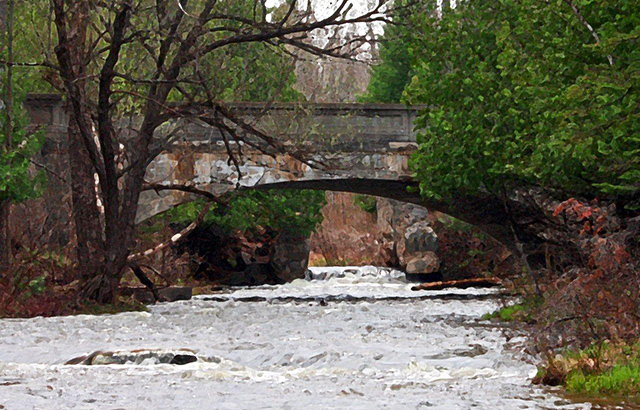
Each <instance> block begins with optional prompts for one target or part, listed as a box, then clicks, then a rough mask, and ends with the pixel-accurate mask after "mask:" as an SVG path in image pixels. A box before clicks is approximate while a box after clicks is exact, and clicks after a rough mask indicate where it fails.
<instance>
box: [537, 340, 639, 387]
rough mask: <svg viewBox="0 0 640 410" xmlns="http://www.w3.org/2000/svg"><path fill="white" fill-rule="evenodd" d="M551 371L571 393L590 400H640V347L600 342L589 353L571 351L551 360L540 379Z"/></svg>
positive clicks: (587, 351)
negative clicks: (581, 395) (598, 397)
mask: <svg viewBox="0 0 640 410" xmlns="http://www.w3.org/2000/svg"><path fill="white" fill-rule="evenodd" d="M550 371H552V372H556V373H558V374H559V375H560V378H559V380H563V383H564V385H565V387H566V388H567V390H568V391H570V392H572V393H579V394H583V395H590V396H610V397H623V398H624V399H625V400H638V399H640V343H637V342H636V343H635V344H620V343H609V342H606V341H605V342H600V343H595V344H593V345H591V346H589V347H587V348H586V349H582V350H568V351H566V352H565V353H563V354H562V355H558V356H556V357H555V358H552V359H550V362H549V363H547V364H546V367H545V368H543V369H541V370H540V372H539V373H540V378H542V377H544V376H545V375H546V374H548V373H549V372H550Z"/></svg>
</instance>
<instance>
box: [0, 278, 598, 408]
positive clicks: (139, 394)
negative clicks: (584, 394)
mask: <svg viewBox="0 0 640 410" xmlns="http://www.w3.org/2000/svg"><path fill="white" fill-rule="evenodd" d="M313 269H314V270H313V275H312V276H313V277H310V278H308V279H309V280H296V281H294V282H292V283H290V284H286V285H282V286H264V287H258V288H251V289H247V288H238V289H233V290H230V291H227V292H224V293H220V294H216V295H205V296H197V297H195V298H194V299H193V300H190V301H186V302H175V303H163V304H158V305H156V306H152V307H150V312H148V313H147V312H132V313H121V314H117V315H107V316H88V315H81V316H72V317H55V318H34V319H6V320H0V408H6V409H30V408H38V409H63V408H64V409H66V408H76V409H93V408H110V409H113V408H127V409H138V408H139V409H147V408H148V409H169V408H179V409H211V408H215V409H261V408H278V409H321V408H322V409H326V408H349V409H376V408H392V409H413V408H434V409H447V410H449V409H458V408H459V409H467V408H472V407H474V408H479V409H528V408H553V409H555V408H567V409H569V408H570V409H574V408H590V405H589V404H584V403H583V404H577V403H571V402H569V401H567V400H565V399H563V398H561V397H560V396H558V395H556V393H555V392H554V391H552V390H549V389H543V388H540V387H537V386H532V385H531V383H530V379H531V377H532V376H533V375H534V374H535V372H536V368H535V366H534V365H533V364H532V359H531V358H530V357H528V356H527V355H526V354H525V353H523V346H524V342H525V338H524V335H523V334H518V332H517V331H514V330H507V329H505V328H502V327H501V326H499V325H497V324H496V323H491V322H488V321H482V320H480V317H481V316H482V315H483V314H485V313H487V312H491V311H493V310H495V309H496V308H497V307H499V306H500V297H499V296H498V295H497V293H498V292H500V291H499V290H486V289H485V290H480V289H467V290H458V291H453V290H449V291H420V292H414V291H411V290H410V287H411V285H410V284H408V283H406V282H405V280H404V276H403V275H402V274H401V273H400V272H397V271H390V270H386V269H376V268H373V267H362V268H313ZM311 279H313V280H311ZM136 349H161V350H159V351H165V352H170V351H174V352H175V351H176V349H190V350H192V351H193V352H195V353H193V355H195V356H196V357H197V361H195V362H192V363H188V364H184V365H174V364H162V363H160V364H158V363H157V361H158V360H157V359H155V358H154V357H150V358H147V359H145V360H143V361H142V362H141V363H139V364H134V363H131V362H128V363H126V364H124V365H121V364H107V365H92V366H89V365H65V364H64V363H65V362H67V361H68V360H70V359H72V358H74V357H77V356H80V355H86V354H88V353H91V352H94V351H96V350H103V351H119V352H125V353H123V354H129V355H131V356H132V357H135V355H136V354H137V355H140V354H142V353H130V351H131V350H136ZM127 352H129V353H127ZM154 352H156V350H154ZM189 354H191V353H189ZM131 360H134V359H131ZM138 361H140V360H138ZM2 406H4V407H2Z"/></svg>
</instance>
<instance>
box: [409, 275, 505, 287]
mask: <svg viewBox="0 0 640 410" xmlns="http://www.w3.org/2000/svg"><path fill="white" fill-rule="evenodd" d="M501 285H502V281H501V280H500V279H498V278H475V279H461V280H446V281H440V282H429V283H423V284H420V285H417V286H413V287H412V288H411V290H442V289H447V288H457V289H466V288H493V287H496V286H501Z"/></svg>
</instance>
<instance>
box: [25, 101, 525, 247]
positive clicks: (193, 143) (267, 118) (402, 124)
mask: <svg viewBox="0 0 640 410" xmlns="http://www.w3.org/2000/svg"><path fill="white" fill-rule="evenodd" d="M26 106H27V108H28V110H29V111H30V115H31V120H32V123H33V124H37V125H40V126H44V129H45V131H46V135H47V138H46V140H45V145H44V147H43V153H42V155H41V156H42V157H43V159H44V162H45V163H47V164H49V166H50V167H51V168H53V169H55V170H57V172H59V173H61V174H64V173H65V172H67V173H68V158H67V155H68V154H67V153H66V152H67V151H66V144H67V142H66V141H67V138H66V125H67V117H66V115H65V111H64V105H63V102H62V101H61V99H60V97H59V96H55V95H45V96H42V95H40V96H30V97H29V98H28V99H27V102H26ZM227 107H228V108H229V110H231V111H232V112H234V113H236V114H237V116H238V118H240V119H241V120H242V122H243V123H245V124H249V125H251V127H253V129H255V130H259V131H260V132H263V133H265V134H266V135H269V136H270V137H272V138H274V140H275V141H278V143H279V144H282V147H284V148H285V149H283V150H280V151H279V152H287V153H289V154H287V153H278V152H271V153H269V154H265V153H264V152H263V150H259V149H255V148H252V146H254V147H257V146H259V145H260V143H261V142H260V141H259V140H256V139H252V137H251V135H247V133H244V134H243V135H242V137H243V138H244V139H245V140H246V141H247V143H245V144H244V145H243V144H242V143H238V145H236V144H235V143H234V141H230V144H231V148H232V150H233V151H234V152H237V151H238V149H240V151H241V152H242V155H241V158H239V159H240V163H239V168H240V174H241V177H240V178H239V177H238V172H237V167H236V165H235V164H234V163H233V162H232V161H230V159H229V155H228V153H227V149H226V147H225V144H224V139H223V136H222V135H221V133H220V131H219V129H217V128H213V127H210V126H205V125H203V124H200V123H184V124H180V123H175V124H169V125H168V126H167V127H165V128H163V129H161V130H159V132H158V141H162V140H163V139H164V138H165V137H166V136H167V135H168V134H169V133H171V135H175V136H177V138H176V139H175V140H173V142H172V144H170V146H168V148H167V149H166V150H165V151H164V152H163V153H162V154H160V155H159V156H158V157H157V158H156V159H155V161H154V162H153V163H151V164H150V165H149V167H148V170H147V175H146V180H147V182H148V183H150V184H154V185H156V186H157V185H159V186H166V187H167V188H169V187H171V186H176V185H181V186H188V187H192V188H194V189H197V190H203V191H207V192H210V193H213V194H223V193H225V192H228V191H231V190H234V189H271V188H279V189H315V190H330V191H342V192H353V193H360V194H367V195H374V196H380V197H386V198H391V199H396V200H400V201H404V202H411V203H415V204H419V205H423V206H426V207H427V208H428V209H430V210H436V211H440V212H443V213H446V214H449V215H451V216H454V217H456V218H459V219H461V220H463V221H466V222H469V223H471V224H474V225H476V226H478V227H479V228H480V229H481V230H483V231H485V232H486V233H488V234H490V235H492V236H493V237H494V238H496V239H498V240H500V241H501V242H503V243H504V244H505V245H507V246H509V247H511V248H513V243H512V242H513V234H512V232H511V231H510V230H509V229H507V228H506V227H507V226H508V221H509V219H508V218H507V216H506V215H505V212H504V204H502V203H496V201H495V200H494V199H492V198H491V197H489V196H487V197H479V196H474V197H468V196H465V195H462V194H461V195H458V196H456V198H455V200H449V201H439V200H425V199H424V198H421V197H420V195H419V193H418V191H417V183H416V182H415V181H413V180H412V177H411V171H410V170H409V167H408V159H409V156H410V154H411V153H412V152H413V151H414V150H415V149H416V147H417V145H416V142H415V141H416V139H415V137H416V135H415V132H414V131H413V122H414V120H415V118H416V115H417V113H418V111H419V109H420V108H422V107H412V108H408V107H406V106H404V105H399V104H306V103H305V104H266V103H236V104H229V105H228V106H227ZM236 131H238V133H239V134H242V133H243V132H244V131H243V130H238V129H237V130H236ZM227 138H228V136H227ZM297 154H299V155H297ZM301 156H304V161H300V160H299V159H300V157H301ZM47 158H48V159H47ZM56 181H57V180H56V179H55V178H53V179H52V180H51V187H50V188H49V189H48V190H49V191H50V194H49V196H50V197H51V196H52V195H53V196H55V195H56V194H58V195H59V196H60V198H61V201H62V200H63V198H67V199H64V200H68V192H65V191H68V188H65V186H64V185H63V184H61V183H60V182H56ZM65 195H66V196H65ZM194 198H195V195H194V194H191V193H188V192H185V191H178V190H173V189H155V190H147V191H145V192H143V193H142V195H141V198H140V203H139V211H138V218H137V220H138V222H141V221H143V220H145V219H147V218H150V217H152V216H154V215H157V214H159V213H161V212H164V211H166V210H168V209H170V208H172V207H174V206H176V205H179V204H181V203H185V202H188V201H191V200H193V199H194ZM60 217H61V218H62V217H63V215H62V214H61V216H60Z"/></svg>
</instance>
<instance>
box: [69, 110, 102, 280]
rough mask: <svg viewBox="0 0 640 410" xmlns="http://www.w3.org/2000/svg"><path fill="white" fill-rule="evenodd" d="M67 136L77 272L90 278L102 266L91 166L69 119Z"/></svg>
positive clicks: (100, 230)
mask: <svg viewBox="0 0 640 410" xmlns="http://www.w3.org/2000/svg"><path fill="white" fill-rule="evenodd" d="M71 115H72V116H73V114H71ZM68 136H69V162H70V168H71V184H72V199H73V218H74V222H75V231H76V238H77V246H76V256H77V258H78V271H79V274H80V276H81V277H82V278H84V279H89V278H91V277H93V276H94V275H96V274H97V273H98V272H99V271H100V265H102V264H103V263H104V242H103V238H102V232H103V229H102V223H101V221H100V212H99V210H98V204H97V201H96V192H95V181H94V176H93V172H92V171H93V167H92V166H91V163H90V162H89V160H88V155H87V152H86V149H85V147H84V144H83V142H82V136H81V135H80V132H79V130H78V125H77V123H76V121H75V119H74V118H71V119H70V120H69V130H68Z"/></svg>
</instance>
